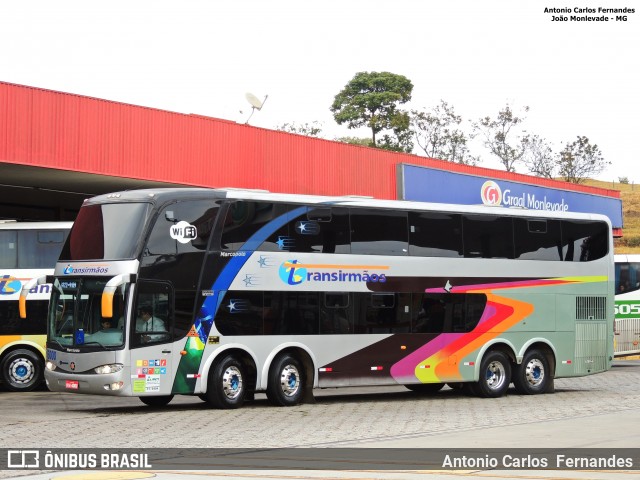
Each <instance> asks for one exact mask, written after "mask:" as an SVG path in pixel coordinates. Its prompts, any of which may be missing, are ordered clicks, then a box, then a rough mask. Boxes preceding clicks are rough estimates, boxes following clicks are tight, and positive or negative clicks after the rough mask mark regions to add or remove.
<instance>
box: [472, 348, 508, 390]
mask: <svg viewBox="0 0 640 480" xmlns="http://www.w3.org/2000/svg"><path fill="white" fill-rule="evenodd" d="M509 383H511V362H510V361H509V357H507V356H506V355H505V354H504V353H502V352H499V351H492V352H488V353H487V354H486V355H485V356H484V358H483V359H482V363H481V364H480V379H479V380H478V382H477V383H476V384H475V388H474V390H475V391H476V393H477V394H478V395H479V396H481V397H485V398H497V397H501V396H502V395H504V394H505V393H506V392H507V389H508V388H509Z"/></svg>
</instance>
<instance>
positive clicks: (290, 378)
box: [267, 355, 305, 407]
mask: <svg viewBox="0 0 640 480" xmlns="http://www.w3.org/2000/svg"><path fill="white" fill-rule="evenodd" d="M304 387H305V377H304V371H303V369H302V366H301V365H300V362H299V361H298V359H296V358H295V357H293V356H291V355H282V356H280V357H278V358H276V359H275V361H274V362H273V364H272V365H271V369H270V370H269V378H268V383H267V398H268V399H269V401H270V402H271V403H272V404H273V405H277V406H279V407H291V406H293V405H297V404H299V403H300V402H302V395H303V393H304Z"/></svg>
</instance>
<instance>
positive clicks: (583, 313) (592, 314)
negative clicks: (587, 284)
mask: <svg viewBox="0 0 640 480" xmlns="http://www.w3.org/2000/svg"><path fill="white" fill-rule="evenodd" d="M606 319H607V297H576V320H606Z"/></svg>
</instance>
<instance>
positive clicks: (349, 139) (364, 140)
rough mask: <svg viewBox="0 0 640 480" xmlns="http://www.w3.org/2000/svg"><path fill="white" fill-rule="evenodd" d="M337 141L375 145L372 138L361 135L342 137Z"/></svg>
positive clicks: (366, 145)
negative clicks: (361, 136)
mask: <svg viewBox="0 0 640 480" xmlns="http://www.w3.org/2000/svg"><path fill="white" fill-rule="evenodd" d="M336 141H337V142H342V143H348V144H350V145H360V146H362V147H373V144H372V143H371V139H370V138H360V137H340V138H336Z"/></svg>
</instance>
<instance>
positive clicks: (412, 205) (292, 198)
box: [84, 187, 611, 224]
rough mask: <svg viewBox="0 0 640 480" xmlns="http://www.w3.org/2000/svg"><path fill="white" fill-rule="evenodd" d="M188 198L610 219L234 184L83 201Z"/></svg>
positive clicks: (133, 192) (158, 201) (160, 201)
mask: <svg viewBox="0 0 640 480" xmlns="http://www.w3.org/2000/svg"><path fill="white" fill-rule="evenodd" d="M189 198H193V199H196V198H211V199H212V200H216V199H221V200H222V199H236V200H262V201H270V202H286V203H298V204H312V205H318V206H345V207H352V206H355V207H376V208H386V209H405V210H422V211H424V210H433V211H439V212H451V213H471V214H473V213H477V214H493V215H513V216H526V217H533V218H558V219H560V218H565V219H566V218H575V219H589V220H596V219H597V220H603V221H606V222H607V223H609V224H610V223H611V222H610V221H609V218H608V217H607V216H605V215H601V214H597V213H577V212H556V211H548V210H529V209H526V208H520V207H511V208H508V207H503V206H489V205H481V204H479V205H462V204H445V203H425V202H416V201H409V200H381V199H376V198H371V197H362V196H357V195H345V196H330V197H329V196H321V195H302V194H290V193H272V192H268V191H266V190H251V189H236V188H195V187H194V188H156V189H140V190H126V191H122V192H114V193H110V194H105V195H100V196H96V197H93V198H89V199H86V200H85V201H84V204H85V205H91V204H98V203H119V202H151V203H156V204H164V203H167V202H170V201H172V200H178V199H182V200H186V199H189Z"/></svg>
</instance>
